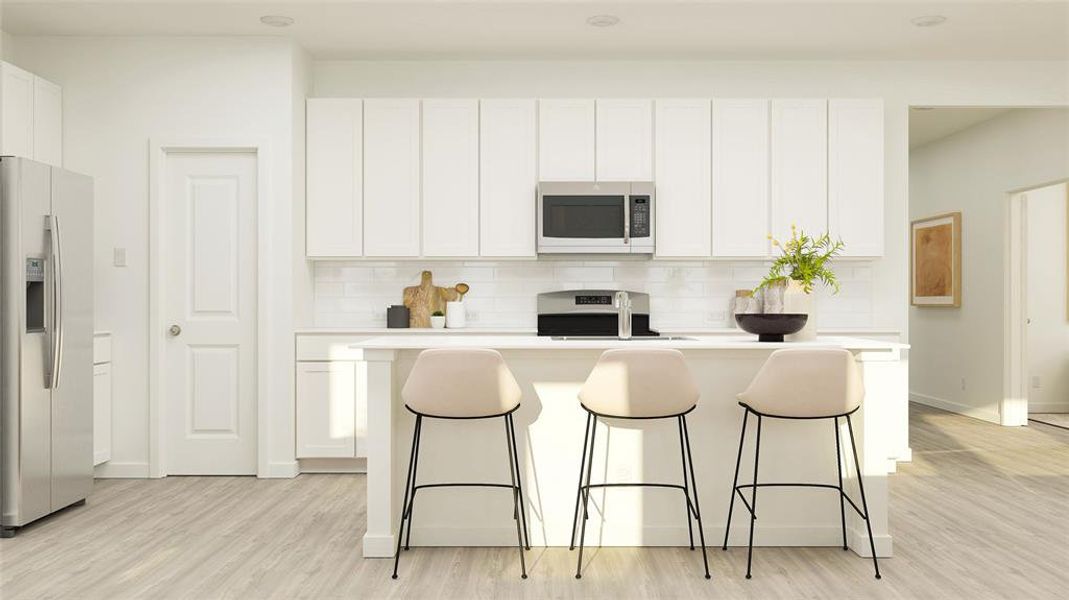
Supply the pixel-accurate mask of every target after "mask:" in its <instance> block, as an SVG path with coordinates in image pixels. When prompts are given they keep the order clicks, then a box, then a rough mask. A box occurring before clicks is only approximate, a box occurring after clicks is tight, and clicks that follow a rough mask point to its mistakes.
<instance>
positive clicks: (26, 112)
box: [0, 63, 34, 158]
mask: <svg viewBox="0 0 1069 600" xmlns="http://www.w3.org/2000/svg"><path fill="white" fill-rule="evenodd" d="M0 77H3V79H4V80H3V85H2V86H0V88H3V97H2V98H0V100H2V102H0V118H2V122H0V135H2V136H3V137H2V138H0V154H4V155H9V156H22V157H25V158H33V87H34V76H33V73H30V72H28V71H23V70H22V69H20V68H18V67H16V66H15V65H12V64H8V63H0Z"/></svg>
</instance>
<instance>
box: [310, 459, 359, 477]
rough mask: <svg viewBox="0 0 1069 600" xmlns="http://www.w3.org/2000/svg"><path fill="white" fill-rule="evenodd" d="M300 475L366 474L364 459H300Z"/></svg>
mask: <svg viewBox="0 0 1069 600" xmlns="http://www.w3.org/2000/svg"><path fill="white" fill-rule="evenodd" d="M297 464H298V466H299V468H300V471H301V473H367V459H366V458H301V459H298V460H297Z"/></svg>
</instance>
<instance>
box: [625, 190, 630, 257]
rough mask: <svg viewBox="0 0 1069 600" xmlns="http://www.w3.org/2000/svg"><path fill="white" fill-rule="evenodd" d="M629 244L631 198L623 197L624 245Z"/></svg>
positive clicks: (628, 196)
mask: <svg viewBox="0 0 1069 600" xmlns="http://www.w3.org/2000/svg"><path fill="white" fill-rule="evenodd" d="M630 243H631V196H630V194H628V195H625V196H624V245H627V244H630Z"/></svg>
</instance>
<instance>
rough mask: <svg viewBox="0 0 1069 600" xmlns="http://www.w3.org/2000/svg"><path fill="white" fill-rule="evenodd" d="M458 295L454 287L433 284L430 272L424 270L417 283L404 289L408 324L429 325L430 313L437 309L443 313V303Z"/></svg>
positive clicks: (411, 325) (452, 299)
mask: <svg viewBox="0 0 1069 600" xmlns="http://www.w3.org/2000/svg"><path fill="white" fill-rule="evenodd" d="M459 297H460V294H458V293H457V290H456V288H451V287H447V288H445V287H438V286H436V285H434V283H433V281H432V275H431V272H430V271H424V272H423V273H422V275H421V276H420V283H419V285H414V286H411V287H406V288H405V291H404V304H405V306H407V307H408V310H409V317H408V326H409V327H430V326H431V314H432V313H434V312H435V311H439V310H440V311H442V314H445V303H446V302H452V301H454V300H457V299H458V298H459Z"/></svg>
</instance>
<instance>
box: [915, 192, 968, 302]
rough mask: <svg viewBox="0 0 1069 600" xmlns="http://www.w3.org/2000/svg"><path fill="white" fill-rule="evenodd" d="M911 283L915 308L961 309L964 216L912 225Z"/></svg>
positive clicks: (947, 215)
mask: <svg viewBox="0 0 1069 600" xmlns="http://www.w3.org/2000/svg"><path fill="white" fill-rule="evenodd" d="M911 230H912V233H911V235H910V281H911V295H912V304H913V305H914V306H942V307H951V308H956V307H960V306H961V213H960V212H952V213H947V214H943V215H936V216H934V217H928V218H925V219H917V220H916V221H913V223H912V227H911Z"/></svg>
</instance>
